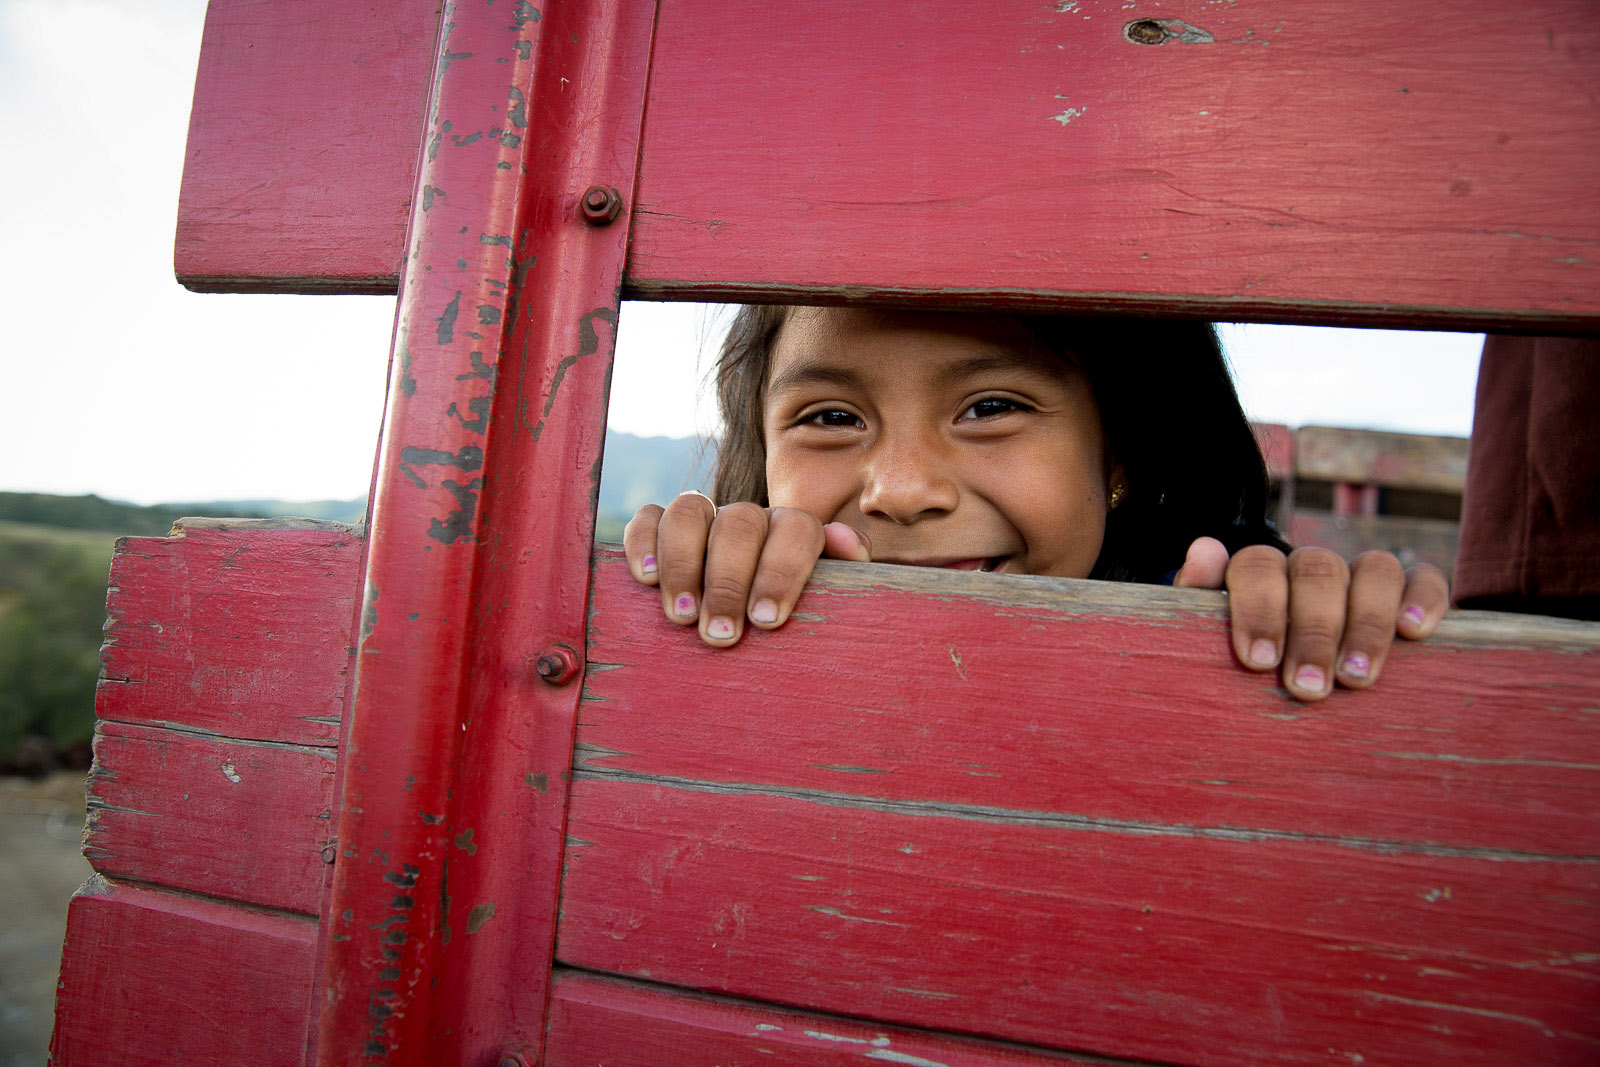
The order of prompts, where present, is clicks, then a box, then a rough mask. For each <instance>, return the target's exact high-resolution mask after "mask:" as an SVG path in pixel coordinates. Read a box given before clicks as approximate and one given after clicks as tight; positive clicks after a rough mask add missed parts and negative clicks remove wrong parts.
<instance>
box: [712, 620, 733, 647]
mask: <svg viewBox="0 0 1600 1067" xmlns="http://www.w3.org/2000/svg"><path fill="white" fill-rule="evenodd" d="M706 636H707V637H714V638H716V639H717V640H718V641H725V640H727V639H728V638H730V637H732V636H733V620H732V619H730V618H728V617H727V616H725V615H715V616H713V617H712V618H711V620H710V621H709V622H707V623H706Z"/></svg>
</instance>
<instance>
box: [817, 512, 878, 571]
mask: <svg viewBox="0 0 1600 1067" xmlns="http://www.w3.org/2000/svg"><path fill="white" fill-rule="evenodd" d="M822 556H823V558H824V559H848V560H852V561H854V562H856V563H871V562H872V542H871V541H869V540H867V535H866V534H864V533H862V532H861V531H860V530H857V529H856V528H855V527H853V526H846V525H845V524H844V523H842V522H830V523H828V524H827V525H826V526H824V527H823V528H822Z"/></svg>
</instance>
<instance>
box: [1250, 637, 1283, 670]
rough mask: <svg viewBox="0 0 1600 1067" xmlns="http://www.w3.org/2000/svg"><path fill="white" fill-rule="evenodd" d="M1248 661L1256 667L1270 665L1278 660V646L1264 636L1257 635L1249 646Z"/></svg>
mask: <svg viewBox="0 0 1600 1067" xmlns="http://www.w3.org/2000/svg"><path fill="white" fill-rule="evenodd" d="M1250 662H1251V663H1254V664H1255V665H1256V666H1258V667H1270V666H1272V665H1273V664H1274V663H1276V662H1278V646H1277V645H1275V644H1273V643H1272V642H1271V641H1268V640H1267V639H1266V638H1265V637H1258V638H1256V639H1255V642H1254V643H1252V644H1251V646H1250Z"/></svg>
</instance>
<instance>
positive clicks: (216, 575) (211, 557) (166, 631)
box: [95, 520, 361, 745]
mask: <svg viewBox="0 0 1600 1067" xmlns="http://www.w3.org/2000/svg"><path fill="white" fill-rule="evenodd" d="M185 521H186V522H189V520H185ZM181 525H182V524H180V526H181ZM191 526H193V528H190V529H182V530H180V531H179V536H175V537H169V538H157V537H133V538H123V539H122V540H120V541H119V542H118V543H117V549H116V554H115V556H114V557H113V559H112V563H111V589H110V592H109V593H108V595H107V597H106V612H107V614H108V615H109V616H110V619H109V621H108V622H107V624H106V643H105V647H104V648H103V649H102V650H101V680H100V687H99V690H98V692H97V694H96V698H95V708H96V711H97V713H98V715H99V717H100V719H101V720H102V721H116V722H125V723H138V724H141V725H145V726H169V725H170V726H173V727H176V728H179V729H182V730H187V731H190V732H208V733H213V734H217V735H221V736H222V737H225V738H231V739H241V740H258V741H278V742H285V743H289V744H295V745H332V744H334V743H335V741H336V740H337V738H338V732H339V719H340V716H341V715H342V714H343V711H344V698H345V684H346V679H347V675H348V673H349V670H350V658H351V646H350V643H349V641H348V634H349V630H350V619H351V615H352V613H353V611H354V608H355V603H356V597H357V596H358V594H359V591H360V578H359V574H360V567H361V534H360V532H359V530H358V529H355V528H351V527H347V526H342V525H339V524H324V523H316V522H312V521H310V520H298V521H296V522H295V523H293V524H289V525H287V526H286V525H285V524H284V523H282V522H276V523H270V524H266V525H262V524H252V523H248V522H243V523H240V522H230V523H225V524H217V523H207V522H204V521H202V522H199V523H191Z"/></svg>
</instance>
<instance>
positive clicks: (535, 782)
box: [522, 771, 550, 796]
mask: <svg viewBox="0 0 1600 1067" xmlns="http://www.w3.org/2000/svg"><path fill="white" fill-rule="evenodd" d="M522 780H523V782H524V783H526V784H528V785H531V786H532V787H533V788H535V789H537V790H538V791H539V795H540V796H545V795H548V794H549V792H550V776H549V775H548V774H546V773H544V772H543V771H540V772H539V773H538V774H534V773H533V772H532V771H529V772H528V773H527V774H524V775H523V776H522Z"/></svg>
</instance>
